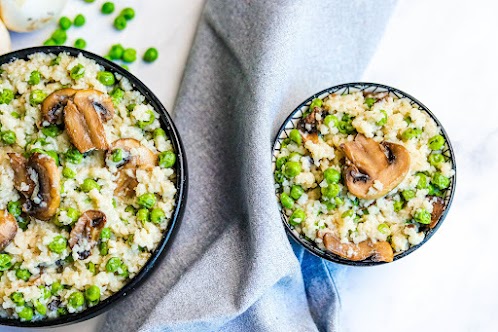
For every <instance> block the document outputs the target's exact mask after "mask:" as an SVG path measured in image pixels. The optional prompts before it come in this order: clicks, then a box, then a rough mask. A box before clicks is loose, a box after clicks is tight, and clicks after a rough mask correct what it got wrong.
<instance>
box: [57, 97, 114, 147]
mask: <svg viewBox="0 0 498 332" xmlns="http://www.w3.org/2000/svg"><path fill="white" fill-rule="evenodd" d="M64 123H65V125H66V132H67V135H68V136H69V139H70V140H71V142H72V143H73V144H74V146H75V147H76V148H77V149H78V151H79V152H81V153H85V152H88V151H91V150H95V149H97V150H106V149H107V147H108V144H107V139H106V136H105V131H104V125H103V124H102V120H101V118H100V116H99V114H98V113H97V112H95V110H94V109H93V108H78V107H76V105H75V104H74V103H73V102H71V101H68V103H67V105H66V107H65V108H64Z"/></svg>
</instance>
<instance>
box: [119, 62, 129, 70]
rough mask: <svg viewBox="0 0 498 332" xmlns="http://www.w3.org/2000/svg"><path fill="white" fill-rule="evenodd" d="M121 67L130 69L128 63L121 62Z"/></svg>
mask: <svg viewBox="0 0 498 332" xmlns="http://www.w3.org/2000/svg"><path fill="white" fill-rule="evenodd" d="M121 68H123V69H126V70H128V71H130V67H129V66H128V65H126V64H124V63H122V64H121Z"/></svg>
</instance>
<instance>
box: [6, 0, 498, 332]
mask: <svg viewBox="0 0 498 332" xmlns="http://www.w3.org/2000/svg"><path fill="white" fill-rule="evenodd" d="M102 2H103V1H102ZM97 3H101V1H97ZM116 4H117V6H118V7H120V8H121V7H124V6H126V5H131V6H133V8H135V9H136V12H137V17H136V19H135V20H134V21H132V22H131V23H130V24H129V26H128V28H127V29H126V30H125V31H124V32H115V31H114V30H113V28H112V26H111V24H112V17H110V16H102V15H100V14H99V6H98V5H96V4H85V3H84V2H83V1H82V0H71V1H70V4H69V5H68V7H67V8H66V10H65V12H64V13H65V14H67V15H68V16H70V17H74V15H75V14H76V13H79V12H82V13H84V14H85V15H86V17H87V25H86V26H85V27H83V28H79V29H76V28H73V29H71V30H69V35H70V41H71V43H72V41H74V39H76V38H77V37H83V38H85V39H86V40H87V42H88V44H89V45H88V47H87V49H88V50H90V51H93V52H95V53H98V54H105V53H106V51H107V49H108V47H109V46H110V45H111V44H113V43H116V42H119V43H122V44H123V45H125V46H129V47H135V48H137V50H138V51H139V53H140V54H141V53H142V52H143V51H144V50H145V49H146V48H147V47H149V46H156V47H157V48H158V49H159V51H160V57H159V60H158V61H157V62H156V63H154V64H152V65H149V64H144V63H142V62H141V61H138V62H137V63H136V64H133V65H132V66H131V72H132V73H134V74H135V75H137V76H138V77H139V78H140V79H141V80H143V81H144V83H146V84H147V85H148V86H149V87H150V88H151V89H152V90H153V91H154V92H155V93H156V95H158V97H159V98H160V99H161V100H162V102H163V103H164V104H165V106H166V107H167V108H168V109H169V110H171V109H172V106H173V104H174V98H175V95H176V92H177V89H178V85H179V83H180V80H181V76H182V73H183V69H184V64H185V62H186V57H187V55H188V51H189V48H190V44H191V42H192V38H193V35H194V32H195V27H196V24H197V20H198V17H199V13H200V10H201V6H202V0H188V1H185V0H162V1H156V0H148V1H133V0H120V1H116ZM497 12H498V3H497V2H496V1H493V0H488V1H485V0H475V1H463V0H457V1H449V0H448V1H443V0H440V1H433V0H418V1H409V0H401V1H399V3H398V6H397V8H396V10H395V12H394V14H393V16H392V18H391V20H390V22H389V24H388V27H387V30H386V33H385V35H384V37H383V40H382V42H381V43H380V45H379V48H378V50H377V53H376V55H375V56H374V58H373V59H372V61H371V63H370V65H369V67H368V69H367V71H366V72H365V74H364V77H363V80H364V81H373V82H379V83H385V84H388V85H392V86H394V87H397V88H399V89H401V90H403V91H405V92H408V93H410V94H412V95H413V96H415V97H416V98H418V99H419V100H421V101H422V102H423V103H424V104H425V105H426V106H428V107H429V108H430V109H431V110H432V111H433V112H434V113H435V114H436V116H437V117H438V118H439V119H440V120H441V122H442V123H443V124H444V126H445V128H446V130H447V131H448V134H449V136H450V137H451V139H452V142H453V145H454V148H455V151H456V158H457V167H458V184H457V193H456V198H455V200H454V202H453V206H452V209H451V211H450V213H449V215H448V217H447V219H446V221H445V223H444V224H443V226H442V227H441V228H440V230H439V232H438V233H437V234H436V235H435V236H434V237H433V238H432V239H431V240H430V241H429V242H428V243H427V244H426V245H424V246H423V247H422V248H420V249H419V250H417V251H416V252H415V253H413V254H411V255H410V256H408V257H406V258H403V259H402V260H400V261H398V262H395V263H392V264H388V265H384V266H381V267H375V268H345V269H342V272H343V273H342V274H341V277H340V278H338V279H339V280H338V282H339V287H340V293H341V301H342V313H341V320H342V328H341V331H383V332H384V331H414V332H415V331H498V313H496V311H497V309H498V286H497V283H498V271H497V268H496V264H497V263H496V255H495V252H496V249H495V248H494V243H495V241H496V240H495V238H496V233H497V232H498V220H497V218H496V210H497V209H496V207H497V206H498V201H497V198H498V195H497V191H498V178H497V175H496V172H497V171H498V96H497V93H496V92H497V89H498V86H497V85H498V84H497V80H496V78H497V74H498V46H497V45H498V38H497V35H498V19H497V18H496V13H497ZM53 28H54V27H53V26H52V27H49V28H47V29H44V30H42V31H39V32H37V33H32V34H26V35H21V34H14V35H13V36H12V37H13V48H14V49H19V48H23V47H28V46H35V45H39V44H40V43H41V42H42V41H43V40H44V39H46V38H47V37H48V36H49V35H50V33H51V31H52V30H53ZM97 322H98V321H97ZM97 322H96V321H95V320H92V321H90V322H88V323H85V324H83V325H81V324H80V325H78V326H73V327H71V329H72V330H78V331H92V330H94V329H95V326H96V324H97ZM0 330H1V331H2V332H3V331H10V329H5V328H0ZM61 330H64V329H61ZM67 330H69V328H68V329H67ZM15 331H19V330H17V329H16V330H15ZM51 331H56V330H51Z"/></svg>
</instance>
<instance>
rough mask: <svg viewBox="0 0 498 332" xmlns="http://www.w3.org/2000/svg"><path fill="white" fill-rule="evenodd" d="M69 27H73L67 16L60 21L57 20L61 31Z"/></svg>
mask: <svg viewBox="0 0 498 332" xmlns="http://www.w3.org/2000/svg"><path fill="white" fill-rule="evenodd" d="M71 25H73V23H72V22H71V20H70V19H69V17H67V16H62V17H61V18H60V19H59V27H60V28H61V29H62V30H68V29H69V28H70V27H71Z"/></svg>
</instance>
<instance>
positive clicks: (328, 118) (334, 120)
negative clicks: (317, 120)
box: [323, 115, 339, 127]
mask: <svg viewBox="0 0 498 332" xmlns="http://www.w3.org/2000/svg"><path fill="white" fill-rule="evenodd" d="M330 123H333V124H334V127H338V126H339V119H338V118H337V116H335V115H327V116H326V117H325V119H323V124H324V125H326V126H327V127H329V126H330Z"/></svg>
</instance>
